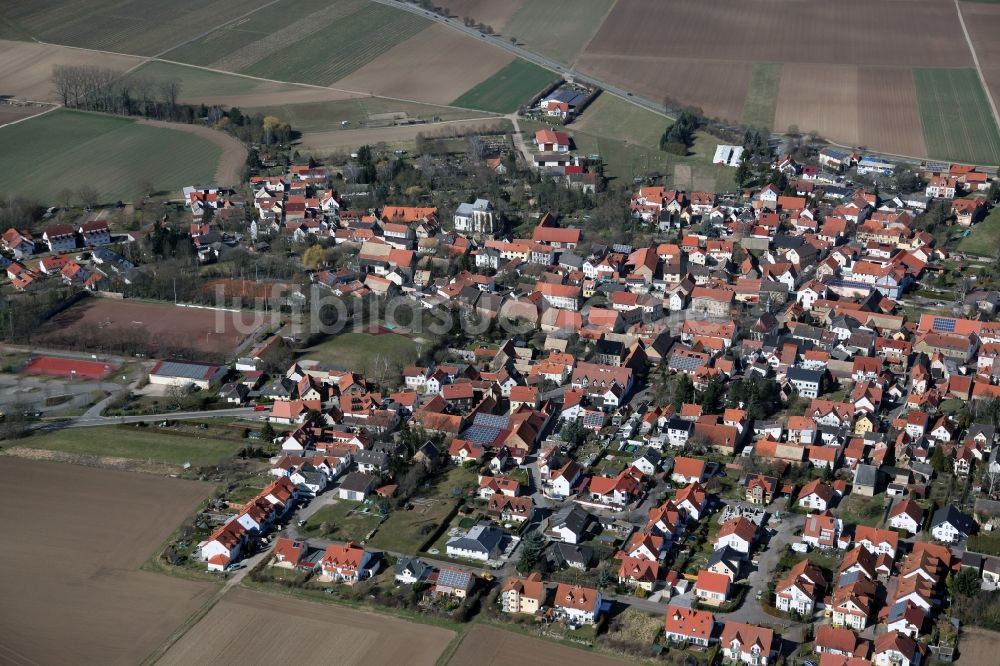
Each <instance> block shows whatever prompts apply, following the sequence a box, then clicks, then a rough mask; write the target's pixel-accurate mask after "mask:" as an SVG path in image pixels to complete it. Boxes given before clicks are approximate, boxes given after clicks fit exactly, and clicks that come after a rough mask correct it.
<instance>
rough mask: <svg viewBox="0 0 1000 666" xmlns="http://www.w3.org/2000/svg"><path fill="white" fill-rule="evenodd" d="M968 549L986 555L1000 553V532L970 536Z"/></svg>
mask: <svg viewBox="0 0 1000 666" xmlns="http://www.w3.org/2000/svg"><path fill="white" fill-rule="evenodd" d="M968 550H971V551H972V552H973V553H982V554H984V555H1000V534H985V533H984V534H974V535H972V536H970V537H969V543H968Z"/></svg>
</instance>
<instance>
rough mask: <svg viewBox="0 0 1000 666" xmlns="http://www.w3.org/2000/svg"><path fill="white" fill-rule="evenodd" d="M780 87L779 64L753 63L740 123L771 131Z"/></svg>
mask: <svg viewBox="0 0 1000 666" xmlns="http://www.w3.org/2000/svg"><path fill="white" fill-rule="evenodd" d="M780 85H781V63H775V62H758V63H754V66H753V74H751V76H750V89H749V90H748V91H747V98H746V100H745V101H744V102H743V116H742V118H741V120H742V122H744V123H745V124H747V125H750V126H751V127H759V128H761V129H771V128H772V127H773V126H774V109H775V107H776V106H777V104H778V86H780Z"/></svg>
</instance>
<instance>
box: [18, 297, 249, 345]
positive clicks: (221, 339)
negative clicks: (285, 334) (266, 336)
mask: <svg viewBox="0 0 1000 666" xmlns="http://www.w3.org/2000/svg"><path fill="white" fill-rule="evenodd" d="M258 314H259V313H258ZM243 315H244V313H239V312H227V311H222V310H218V311H216V310H207V309H204V308H184V307H181V306H177V305H171V304H169V303H148V302H140V301H128V300H125V301H116V300H110V299H103V298H87V299H84V300H82V301H80V302H79V303H77V304H75V305H73V306H71V307H70V308H68V309H66V310H63V311H62V312H60V313H59V314H57V315H56V316H54V317H52V318H51V319H49V320H48V321H47V322H45V324H43V325H42V327H41V328H40V329H39V331H38V333H37V336H36V338H35V340H34V341H35V342H37V343H38V344H42V345H45V344H48V345H57V346H59V345H66V346H72V347H73V348H74V349H87V350H92V351H118V350H119V349H123V350H124V351H126V352H130V353H131V352H132V351H145V353H147V354H148V355H159V356H171V355H176V356H178V357H184V356H187V357H188V358H189V359H190V360H198V358H199V357H202V356H204V357H208V358H212V357H214V358H220V359H221V358H225V357H229V356H231V355H232V354H233V353H234V350H236V349H237V348H238V347H239V346H240V344H242V342H243V341H244V340H246V339H247V338H248V337H250V336H251V335H253V333H254V332H255V330H247V329H256V328H259V327H260V326H262V325H263V324H264V323H266V322H265V321H264V320H263V318H261V321H257V322H255V321H254V314H252V313H249V312H247V313H245V317H244V316H243ZM244 326H245V327H246V329H244V328H243V327H244ZM244 330H245V331H246V332H241V331H244Z"/></svg>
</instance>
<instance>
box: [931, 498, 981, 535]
mask: <svg viewBox="0 0 1000 666" xmlns="http://www.w3.org/2000/svg"><path fill="white" fill-rule="evenodd" d="M942 523H951V525H953V526H954V527H955V529H957V530H958V531H960V532H962V533H963V534H972V527H973V521H972V518H969V517H968V516H967V515H965V514H964V513H962V512H961V511H959V510H958V509H956V508H955V505H954V504H948V505H947V506H943V507H941V508H940V509H938V510H937V511H935V512H934V516H933V517H932V518H931V527H932V528H933V527H937V526H938V525H941V524H942Z"/></svg>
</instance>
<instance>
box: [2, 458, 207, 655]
mask: <svg viewBox="0 0 1000 666" xmlns="http://www.w3.org/2000/svg"><path fill="white" fill-rule="evenodd" d="M40 486H44V491H43V492H41V491H40ZM210 492H211V486H210V485H209V484H202V483H195V482H190V481H179V480H176V479H170V478H166V477H155V476H149V475H143V474H133V473H129V472H118V471H113V470H102V469H92V468H88V467H77V466H73V465H64V464H59V463H48V462H38V461H31V460H20V459H17V458H0V502H2V503H3V506H4V515H5V516H6V519H5V521H4V529H5V534H4V544H5V545H4V548H3V549H2V551H0V552H2V554H0V565H2V568H3V571H4V575H3V578H2V580H3V588H4V595H5V597H6V598H7V599H8V601H11V600H16V603H5V604H3V605H2V606H0V662H8V663H46V664H71V663H72V664H87V663H89V664H137V663H139V662H140V661H142V660H143V659H144V658H145V657H146V656H147V655H149V654H150V653H151V652H152V651H153V650H154V649H155V648H156V647H157V646H159V645H160V644H161V643H162V642H163V641H164V640H166V638H167V637H168V636H169V635H170V633H171V632H172V631H173V630H174V629H175V628H176V627H177V626H179V625H180V623H181V622H183V621H184V620H185V619H186V618H187V617H188V616H190V614H191V613H193V612H194V611H195V610H196V609H197V608H198V607H199V606H201V605H202V604H203V603H204V602H205V601H206V600H207V598H208V596H209V595H210V594H211V593H212V592H213V590H214V589H215V587H214V586H213V585H210V584H205V583H195V582H191V581H186V580H180V579H177V578H170V577H166V576H161V575H159V574H153V573H148V572H145V571H139V567H140V565H141V564H142V563H143V562H144V561H145V560H146V559H147V558H148V557H149V555H150V554H151V553H152V552H153V551H154V550H155V549H156V548H157V547H158V546H159V545H160V544H161V543H162V542H163V540H164V539H166V537H167V536H168V535H169V534H170V532H171V531H172V530H173V529H174V528H175V527H176V526H177V525H179V524H180V523H181V521H182V520H183V519H184V517H185V516H187V515H188V514H189V513H190V512H191V511H193V510H194V509H195V507H196V506H197V505H198V503H199V502H200V501H201V499H202V498H204V497H206V496H207V495H208V494H209V493H210Z"/></svg>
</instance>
